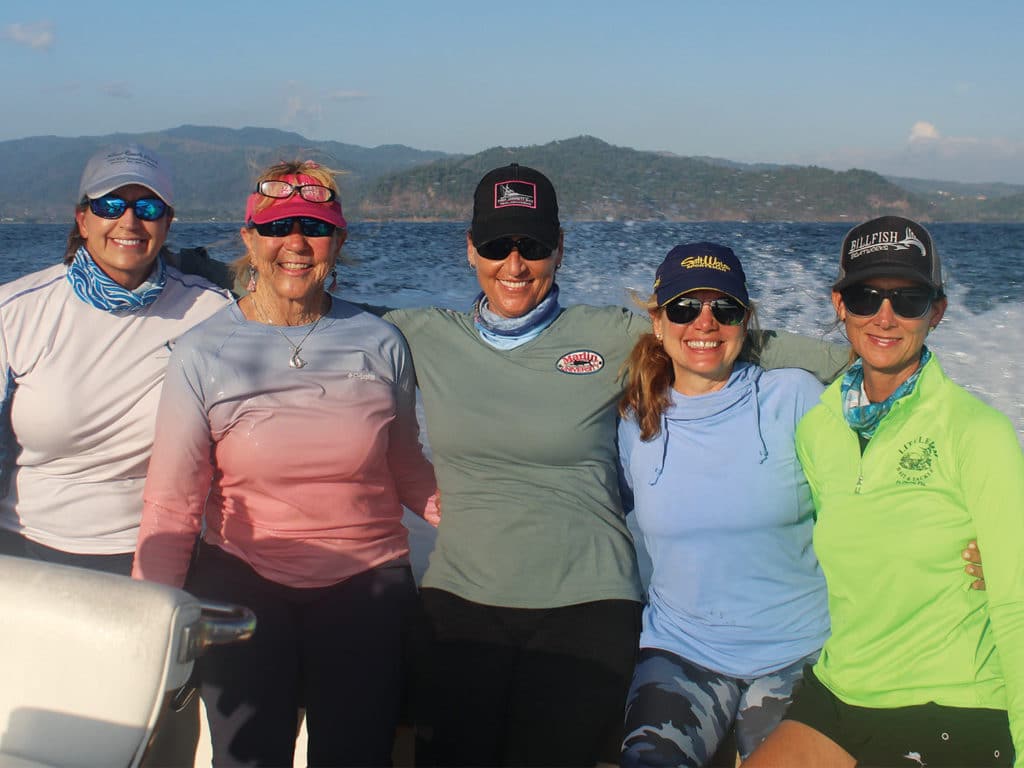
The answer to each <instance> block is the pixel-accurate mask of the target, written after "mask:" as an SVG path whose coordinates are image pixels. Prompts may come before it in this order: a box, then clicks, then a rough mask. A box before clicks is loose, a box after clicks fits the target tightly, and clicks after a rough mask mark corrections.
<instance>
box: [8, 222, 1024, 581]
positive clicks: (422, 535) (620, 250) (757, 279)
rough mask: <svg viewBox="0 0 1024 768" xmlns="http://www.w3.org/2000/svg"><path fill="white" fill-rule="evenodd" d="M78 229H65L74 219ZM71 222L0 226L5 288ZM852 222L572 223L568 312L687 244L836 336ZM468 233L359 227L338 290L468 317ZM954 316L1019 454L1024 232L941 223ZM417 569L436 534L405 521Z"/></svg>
mask: <svg viewBox="0 0 1024 768" xmlns="http://www.w3.org/2000/svg"><path fill="white" fill-rule="evenodd" d="M69 225H70V219H69ZM69 225H52V224H51V225H38V224H31V225H30V224H2V225H0V283H4V282H7V281H9V280H13V279H15V278H17V277H20V276H21V275H24V274H27V273H29V272H32V271H35V270H37V269H42V268H43V267H45V266H48V265H50V264H53V263H55V262H57V261H59V260H60V258H61V256H62V254H63V250H64V242H65V238H66V236H67V232H68V229H69ZM849 226H850V225H848V224H843V223H836V224H795V223H756V224H755V223H732V222H714V223H660V222H635V223H634V222H600V223H593V222H578V223H574V222H569V223H567V224H566V236H565V260H564V263H563V267H562V269H561V271H560V272H559V274H558V282H559V286H560V287H561V290H562V293H561V297H562V301H563V303H564V304H581V303H585V304H625V305H629V304H630V293H629V292H630V290H636V291H639V292H641V293H649V291H650V286H651V282H652V280H653V276H654V270H655V268H656V267H657V265H658V264H659V263H660V262H661V260H662V259H663V258H664V256H665V253H667V252H668V250H669V249H670V248H671V247H672V246H674V245H676V244H678V243H681V242H688V241H690V242H692V241H698V240H711V241H715V242H720V243H723V244H725V245H729V246H730V247H732V248H733V249H734V250H735V251H736V253H737V254H738V255H739V256H740V259H741V260H742V261H743V265H744V268H745V270H746V272H747V277H748V282H749V285H750V288H751V295H752V297H753V298H754V300H755V301H757V302H758V306H759V312H760V316H761V324H762V327H764V328H779V329H785V330H789V331H795V332H798V333H803V334H805V335H809V336H816V337H825V338H840V336H839V332H838V331H837V330H836V329H835V328H834V327H833V326H834V324H833V322H832V321H833V312H832V308H831V304H830V302H829V291H828V286H829V285H830V284H831V282H832V281H833V280H834V279H835V274H836V272H837V265H838V253H839V244H840V242H841V240H842V237H843V235H844V234H845V232H846V230H847V229H848V228H849ZM238 227H239V225H238V224H224V223H182V222H178V223H175V224H174V226H173V227H172V230H171V237H170V239H169V244H170V245H171V247H172V248H175V249H176V248H184V247H194V246H200V245H202V246H205V247H207V249H208V250H209V252H210V254H211V255H212V256H214V257H215V258H217V259H220V260H222V261H229V260H231V259H233V258H235V257H236V256H239V255H241V253H242V246H241V240H240V238H239V235H238ZM465 229H466V225H465V224H458V223H450V222H447V223H408V222H391V223H372V222H355V223H353V224H352V226H351V229H350V235H349V239H348V242H347V243H346V245H345V249H344V253H345V254H346V256H347V258H348V259H349V261H350V263H349V264H348V265H345V266H343V267H342V268H341V269H339V288H338V291H337V293H338V294H339V295H341V296H343V297H344V298H347V299H351V300H354V301H364V302H369V303H372V304H384V305H389V306H396V307H413V306H424V305H435V306H444V307H452V308H457V309H465V308H467V307H468V306H469V305H470V304H471V303H472V300H473V298H474V297H475V296H476V293H477V291H478V287H477V285H476V280H475V277H474V274H473V272H472V271H471V270H470V269H469V267H468V264H467V261H466V246H465ZM929 229H930V231H931V233H932V237H933V239H934V241H935V244H936V247H937V248H938V250H939V253H940V254H941V256H942V259H943V267H944V277H945V282H946V286H947V292H948V294H949V309H948V310H947V312H946V316H945V319H944V320H943V322H942V323H941V324H940V325H939V327H938V329H937V330H936V331H935V332H934V333H933V334H932V335H931V336H930V337H929V345H930V346H931V348H932V349H933V350H934V351H935V352H936V353H937V354H938V356H939V358H940V360H941V362H942V365H943V368H944V369H945V370H946V372H947V373H948V374H949V375H950V376H951V377H952V378H953V379H954V380H955V381H956V382H958V383H959V384H961V385H963V386H964V387H966V388H967V389H969V390H970V391H971V392H973V393H975V394H976V395H977V396H979V397H980V398H981V399H983V400H985V401H986V402H988V403H990V404H991V405H993V406H994V407H996V408H998V409H999V410H1001V411H1002V412H1003V413H1005V414H1006V415H1007V416H1008V417H1009V418H1010V419H1011V420H1012V421H1013V423H1014V425H1015V426H1016V428H1017V433H1018V436H1019V437H1020V439H1021V443H1022V445H1024V225H1022V224H935V225H932V226H930V227H929ZM409 526H410V530H411V531H412V534H413V537H412V541H413V550H414V551H413V555H414V565H415V566H416V570H417V571H418V572H419V571H421V570H422V567H423V563H424V561H425V557H426V554H427V552H428V551H429V549H430V546H431V545H432V542H433V538H432V534H431V531H430V529H429V527H428V526H426V525H425V524H423V523H422V522H421V521H418V520H411V521H409Z"/></svg>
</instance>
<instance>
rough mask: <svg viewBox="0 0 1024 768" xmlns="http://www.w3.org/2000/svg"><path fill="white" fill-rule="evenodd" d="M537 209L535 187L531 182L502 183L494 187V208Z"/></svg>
mask: <svg viewBox="0 0 1024 768" xmlns="http://www.w3.org/2000/svg"><path fill="white" fill-rule="evenodd" d="M508 206H515V207H517V208H536V207H537V185H536V184H534V183H533V182H531V181H502V182H500V183H498V184H495V185H494V207H495V208H507V207H508Z"/></svg>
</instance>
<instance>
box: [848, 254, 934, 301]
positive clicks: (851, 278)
mask: <svg viewBox="0 0 1024 768" xmlns="http://www.w3.org/2000/svg"><path fill="white" fill-rule="evenodd" d="M876 277H894V278H899V279H902V280H912V281H913V282H915V283H920V284H921V285H926V286H928V287H929V288H931V289H933V290H936V291H939V292H940V293H941V292H942V286H941V285H936V284H935V283H934V282H932V281H931V280H930V279H928V278H927V277H925V276H924V275H922V274H921V272H920V271H919V270H916V269H913V268H910V267H908V266H907V263H906V262H905V261H901V262H890V263H885V262H883V263H881V264H872V265H871V266H870V267H864V268H863V269H858V270H856V271H855V272H853V273H852V274H851V273H847V274H846V276H844V277H842V278H840V279H839V280H837V281H836V282H835V283H833V285H832V290H833V291H841V290H843V289H844V288H849V287H850V286H851V285H857V284H858V283H863V282H864V281H865V280H873V279H874V278H876Z"/></svg>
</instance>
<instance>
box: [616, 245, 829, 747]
mask: <svg viewBox="0 0 1024 768" xmlns="http://www.w3.org/2000/svg"><path fill="white" fill-rule="evenodd" d="M647 307H648V311H649V312H650V315H651V321H652V325H653V333H650V334H646V335H644V336H643V337H641V339H640V340H639V341H638V342H637V344H636V347H635V348H634V350H633V352H632V354H631V356H630V358H629V360H628V361H627V364H626V366H627V371H628V374H627V384H626V390H625V393H624V395H623V397H622V400H621V402H620V405H619V413H620V415H621V416H622V421H621V425H620V428H619V450H620V460H621V463H622V469H623V473H624V476H625V477H624V479H625V484H626V486H628V488H629V489H631V491H632V493H633V495H634V498H635V511H636V516H637V524H638V525H639V527H640V530H641V531H642V533H643V536H644V542H645V543H646V545H647V550H648V551H649V553H650V555H651V560H652V563H653V573H652V576H651V582H650V587H649V593H648V603H647V605H646V606H645V607H644V611H643V632H642V635H641V638H640V655H639V657H638V662H637V665H636V669H635V672H634V675H633V681H632V685H631V686H630V691H629V697H628V700H627V703H626V718H625V720H626V722H625V737H624V741H623V745H622V765H623V766H644V765H694V766H698V765H705V764H707V762H708V760H709V759H710V758H711V757H712V755H714V753H715V752H716V750H717V749H718V746H719V744H720V743H721V742H722V740H723V738H724V737H725V735H726V734H727V733H728V732H729V730H730V728H732V727H733V726H735V730H736V740H737V747H738V749H739V752H740V755H741V757H743V758H745V757H746V756H747V755H748V754H749V753H750V752H751V751H753V749H754V748H755V747H756V746H757V745H758V744H759V743H760V742H761V740H762V739H764V737H765V736H767V735H768V733H770V732H771V731H772V729H773V728H774V727H775V726H776V724H777V723H778V722H779V720H780V719H781V717H782V714H783V712H784V711H785V708H786V705H787V704H788V702H789V699H790V696H791V694H792V690H793V685H794V684H795V683H796V682H797V681H798V680H799V679H800V678H801V671H802V668H803V666H804V665H805V664H807V663H809V662H812V661H814V659H815V658H816V657H817V654H818V650H819V649H820V648H821V646H822V644H823V643H824V641H825V638H826V637H827V635H828V630H829V619H828V606H827V599H826V591H825V580H824V578H823V576H822V573H821V570H820V569H819V567H818V562H817V560H816V558H815V556H814V552H813V550H812V549H811V532H812V527H813V522H814V517H813V513H814V510H813V507H812V504H811V494H810V491H809V489H808V486H807V482H806V480H805V479H804V476H803V473H802V472H801V469H800V464H799V462H798V461H797V457H796V451H795V448H794V442H793V437H794V432H795V429H796V424H797V422H798V421H799V420H800V418H801V417H802V416H803V415H804V413H805V412H806V411H807V410H809V409H810V408H811V407H812V406H813V405H814V404H815V403H816V402H817V400H818V397H819V395H820V394H821V391H822V386H821V384H820V383H819V382H818V380H817V379H815V378H814V377H813V376H812V375H810V374H809V373H806V372H805V371H800V370H795V369H779V370H770V371H766V370H764V369H762V368H761V367H760V366H757V365H753V364H750V363H746V362H740V361H738V360H737V358H738V356H739V353H740V349H741V348H742V346H743V341H744V339H745V338H746V335H747V327H748V325H749V324H750V323H751V322H753V320H754V310H753V307H752V305H751V303H750V298H749V296H748V294H747V287H746V278H745V276H744V273H743V266H742V265H741V264H740V261H739V259H737V258H736V255H735V254H734V253H733V252H732V250H731V249H729V248H726V247H724V246H721V245H716V244H714V243H690V244H685V245H679V246H677V247H675V248H673V249H672V250H671V251H670V252H669V254H668V256H667V257H666V258H665V260H664V262H662V264H661V266H660V267H658V271H657V276H656V279H655V282H654V295H653V296H652V297H651V298H650V300H649V302H648V304H647Z"/></svg>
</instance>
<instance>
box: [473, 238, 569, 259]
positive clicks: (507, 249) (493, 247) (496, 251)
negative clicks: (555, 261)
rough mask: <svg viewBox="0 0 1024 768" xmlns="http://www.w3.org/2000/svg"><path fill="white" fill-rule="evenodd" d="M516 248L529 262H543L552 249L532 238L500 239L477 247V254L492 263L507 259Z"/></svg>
mask: <svg viewBox="0 0 1024 768" xmlns="http://www.w3.org/2000/svg"><path fill="white" fill-rule="evenodd" d="M513 248H515V249H516V250H517V251H519V255H520V256H522V257H523V258H524V259H526V260H527V261H541V260H542V259H546V258H547V257H548V256H550V255H551V249H550V248H548V247H547V246H546V245H544V244H543V243H541V242H538V241H537V240H534V239H533V238H532V237H520V238H519V239H516V238H514V237H499V238H498V239H497V240H491V242H489V243H484V244H483V245H478V246H476V252H477V253H479V254H480V255H481V256H483V257H484V258H485V259H489V260H490V261H501V260H502V259H507V258H508V255H509V254H510V253H512V249H513Z"/></svg>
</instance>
